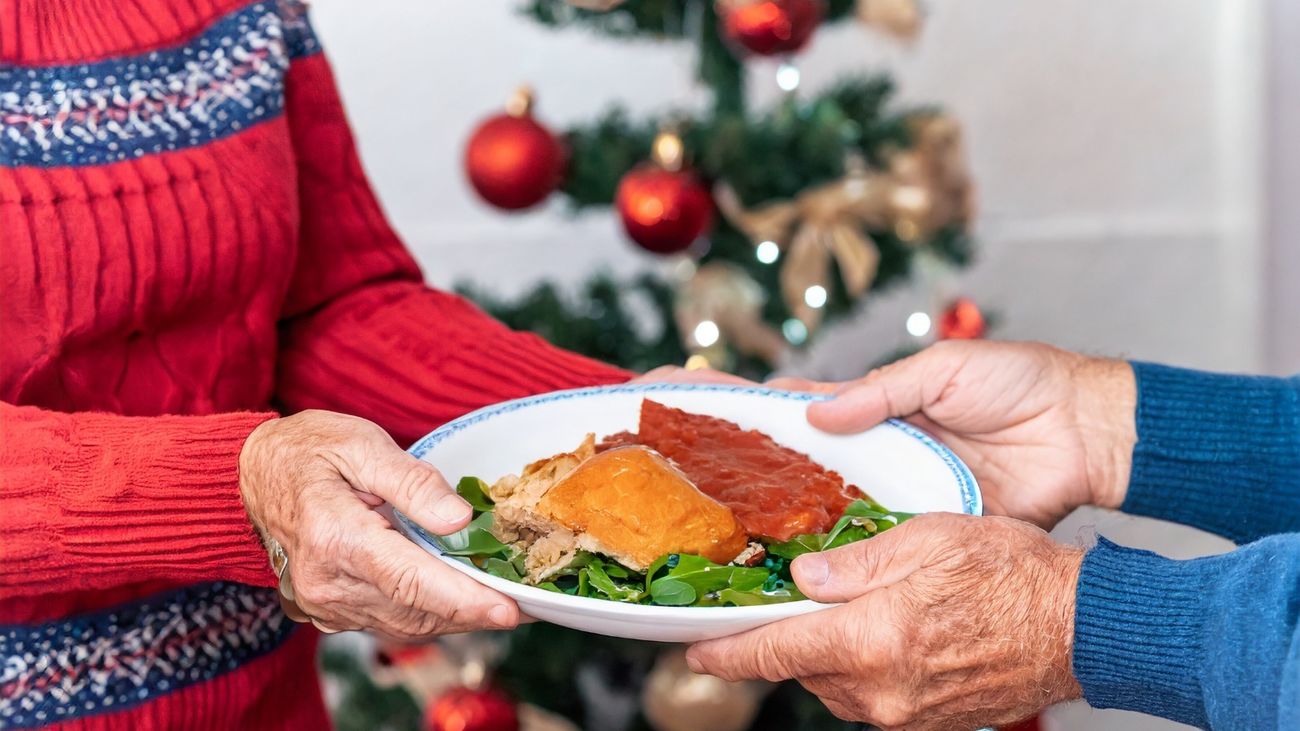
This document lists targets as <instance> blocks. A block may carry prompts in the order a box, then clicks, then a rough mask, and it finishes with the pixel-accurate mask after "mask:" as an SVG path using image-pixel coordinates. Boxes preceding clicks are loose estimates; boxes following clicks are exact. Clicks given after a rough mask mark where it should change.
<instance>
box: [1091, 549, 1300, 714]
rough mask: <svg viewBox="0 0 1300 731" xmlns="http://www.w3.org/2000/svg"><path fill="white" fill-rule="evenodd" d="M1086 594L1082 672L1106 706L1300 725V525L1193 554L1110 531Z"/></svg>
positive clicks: (1094, 558)
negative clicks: (1155, 548) (1134, 543)
mask: <svg viewBox="0 0 1300 731" xmlns="http://www.w3.org/2000/svg"><path fill="white" fill-rule="evenodd" d="M1076 599H1077V605H1076V610H1075V626H1074V654H1073V666H1074V674H1075V677H1076V678H1078V680H1079V684H1080V685H1081V686H1082V688H1083V694H1084V697H1085V698H1086V699H1087V700H1088V702H1089V703H1091V704H1092V705H1093V706H1094V707H1096V708H1121V709H1125V710H1130V711H1140V712H1143V713H1148V714H1152V715H1156V716H1162V717H1164V718H1169V719H1173V720H1175V721H1180V722H1182V723H1187V724H1191V725H1193V726H1198V727H1200V728H1206V729H1216V730H1223V731H1295V730H1296V729H1300V534H1286V535H1277V536H1272V537H1269V538H1264V539H1261V540H1259V541H1256V542H1255V543H1251V544H1249V545H1247V546H1243V547H1241V548H1238V549H1237V550H1235V551H1233V552H1231V553H1228V554H1224V555H1221V556H1212V557H1209V558H1200V559H1195V560H1191V561H1174V560H1171V559H1167V558H1163V557H1161V556H1158V555H1156V554H1154V553H1150V552H1147V551H1138V550H1134V549H1129V548H1123V547H1120V546H1117V545H1115V544H1113V543H1110V542H1109V541H1106V540H1105V539H1102V540H1101V542H1100V543H1099V544H1098V545H1097V546H1096V547H1095V548H1093V549H1092V550H1091V551H1089V552H1088V554H1087V555H1086V556H1085V557H1084V561H1083V569H1082V571H1081V573H1080V576H1079V586H1078V592H1077V597H1076Z"/></svg>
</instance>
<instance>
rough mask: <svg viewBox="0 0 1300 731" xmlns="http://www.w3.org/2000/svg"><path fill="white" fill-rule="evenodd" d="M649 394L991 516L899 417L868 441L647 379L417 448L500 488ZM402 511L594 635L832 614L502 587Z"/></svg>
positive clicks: (688, 634) (443, 466) (718, 394)
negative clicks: (687, 604)
mask: <svg viewBox="0 0 1300 731" xmlns="http://www.w3.org/2000/svg"><path fill="white" fill-rule="evenodd" d="M647 397H648V398H651V399H654V400H656V401H659V402H660V403H663V404H666V405H668V406H674V407H677V408H680V409H684V410H686V411H690V412H694V413H698V414H708V415H710V416H717V417H720V418H723V419H727V420H730V421H733V422H735V423H737V424H739V425H740V426H742V427H745V428H747V429H758V430H760V431H762V432H764V433H766V434H767V435H769V436H771V437H772V438H773V439H775V440H776V441H777V442H779V443H781V444H783V445H785V446H787V447H790V448H792V449H797V450H799V451H800V452H803V453H805V454H807V455H808V456H810V457H812V459H814V460H816V461H817V462H818V463H820V464H822V465H823V466H825V467H827V468H829V469H832V470H835V471H836V472H839V473H840V474H841V475H843V476H844V478H845V480H847V481H848V482H850V483H852V484H855V485H858V486H859V487H861V488H862V489H863V490H865V491H867V492H868V493H870V495H871V496H872V497H873V498H875V499H876V501H878V502H879V503H880V504H882V505H884V506H885V507H886V508H888V509H890V510H899V511H904V512H910V513H925V512H937V511H945V512H952V513H969V514H971V515H980V514H981V513H982V512H983V501H982V499H981V497H980V491H979V486H978V485H977V484H976V482H975V478H974V476H973V475H971V473H970V470H969V469H967V468H966V465H964V464H963V463H962V461H961V460H960V459H958V458H957V456H956V455H954V454H953V453H952V452H951V451H950V450H949V449H948V448H947V447H945V446H943V445H942V444H940V443H939V442H937V441H935V440H934V439H933V438H932V437H930V436H929V435H928V434H926V433H924V432H922V431H921V430H919V429H917V428H915V427H913V426H911V425H909V424H905V423H903V422H899V421H890V422H888V423H886V424H882V425H880V426H877V427H875V428H874V429H871V430H869V431H866V432H863V433H861V434H853V435H847V436H844V435H832V434H826V433H823V432H820V431H817V430H816V429H813V428H812V427H811V426H809V425H808V422H807V420H806V419H805V418H804V410H805V409H806V408H807V406H808V403H809V402H810V401H814V400H817V399H818V398H821V397H819V396H814V395H811V394H806V393H794V392H790V391H777V390H773V389H768V388H760V387H746V386H731V385H702V384H674V383H648V384H629V385H623V386H607V387H600V388H584V389H578V390H574V391H557V392H555V393H549V394H544V395H541V396H533V397H530V398H524V399H518V400H516V401H507V402H505V403H501V404H497V405H495V406H490V407H488V408H485V409H480V410H478V411H475V412H474V413H472V414H468V415H466V416H463V417H461V418H459V419H457V420H455V421H452V422H450V423H448V424H445V425H443V426H442V427H441V428H439V429H437V430H436V431H434V432H433V433H431V434H429V435H428V436H426V437H424V438H423V439H421V440H420V441H418V442H416V443H415V445H414V446H412V447H411V448H410V450H409V451H410V453H411V454H413V455H415V456H416V457H419V458H420V459H423V460H425V461H426V462H429V463H431V464H433V465H435V466H436V467H437V468H438V469H439V470H441V471H442V473H443V474H444V475H445V476H446V477H447V479H448V480H449V481H450V482H451V483H452V484H455V483H456V481H457V480H459V479H460V478H461V477H464V476H466V475H473V476H475V477H480V478H482V479H484V480H487V481H489V482H492V481H495V480H497V479H498V478H500V477H502V476H504V475H506V474H510V473H515V474H517V473H518V472H519V470H521V469H523V467H524V465H526V464H528V463H530V462H533V461H535V460H538V459H542V458H545V457H549V456H551V455H553V454H556V453H558V452H565V451H569V450H572V449H573V448H574V447H576V446H577V445H578V443H579V442H581V441H582V438H583V437H584V436H585V435H586V434H587V433H589V432H594V433H595V434H596V436H597V438H600V437H603V436H605V435H608V434H613V433H615V432H618V431H624V430H630V431H636V427H637V420H638V418H639V414H640V408H641V401H642V399H644V398H647ZM395 515H396V518H397V522H398V528H399V529H400V530H402V532H403V533H405V534H406V535H407V536H408V537H409V538H410V539H411V540H412V541H415V542H416V543H417V544H419V545H420V546H422V547H423V548H424V549H425V550H427V551H429V552H430V553H432V554H434V555H435V556H437V557H438V558H440V559H442V560H443V561H446V562H447V564H448V565H450V566H451V567H453V568H455V569H456V570H457V571H461V572H463V573H465V574H467V575H469V576H471V577H473V578H474V579H475V580H477V581H479V582H481V583H483V584H485V585H487V586H490V587H492V588H493V589H496V590H497V591H499V592H501V593H502V594H505V595H507V596H510V597H511V598H513V599H514V600H515V601H516V602H518V603H519V608H520V609H521V610H522V611H523V612H524V613H526V614H528V615H530V616H532V617H536V618H537V619H540V620H543V621H547V622H554V623H555V624H559V625H563V626H565V627H572V628H574V629H579V630H584V631H587V632H595V633H598V634H603V635H610V636H613V637H626V638H630V639H638V640H657V641H662V642H696V641H698V640H704V639H712V638H714V637H722V636H725V635H730V634H735V633H737V632H743V631H745V630H748V629H753V628H754V627H758V626H760V625H764V624H767V623H768V622H773V621H776V620H778V619H782V618H785V617H792V616H795V615H798V614H804V613H806V612H814V611H817V610H818V609H823V608H825V607H826V606H828V605H825V604H818V603H816V602H812V601H797V602H788V603H785V604H771V605H764V606H754V607H656V606H644V605H639V604H625V603H622V602H615V601H608V600H604V599H590V598H587V597H575V596H569V595H567V594H559V593H556V592H551V591H546V590H544V589H538V588H535V587H531V586H526V585H523V584H517V583H515V582H512V581H509V580H506V579H501V578H498V577H495V576H492V575H490V574H488V573H486V572H484V571H480V570H479V569H477V568H475V567H474V566H473V565H471V564H469V563H468V562H466V561H464V560H461V559H457V558H453V557H451V556H444V555H442V552H441V551H440V550H439V549H438V547H437V546H436V545H435V544H434V543H433V542H431V541H430V540H429V538H428V537H427V534H425V533H424V531H423V529H421V528H420V527H419V526H416V525H415V524H414V523H412V522H411V521H410V520H409V519H408V518H406V517H405V516H403V515H401V514H400V513H397V514H395ZM868 540H869V539H868Z"/></svg>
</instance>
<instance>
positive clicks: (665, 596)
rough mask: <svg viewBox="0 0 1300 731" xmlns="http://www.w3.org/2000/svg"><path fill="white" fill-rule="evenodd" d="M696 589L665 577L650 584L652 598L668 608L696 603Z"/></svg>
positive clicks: (656, 602)
mask: <svg viewBox="0 0 1300 731" xmlns="http://www.w3.org/2000/svg"><path fill="white" fill-rule="evenodd" d="M695 597H696V593H695V588H694V587H692V586H691V585H690V584H688V583H686V582H685V581H678V580H677V579H674V578H671V577H668V576H665V577H664V578H662V579H655V580H654V581H652V582H650V598H651V599H653V600H654V603H655V604H662V605H663V606H666V607H684V606H686V605H688V604H690V603H692V602H694V601H695Z"/></svg>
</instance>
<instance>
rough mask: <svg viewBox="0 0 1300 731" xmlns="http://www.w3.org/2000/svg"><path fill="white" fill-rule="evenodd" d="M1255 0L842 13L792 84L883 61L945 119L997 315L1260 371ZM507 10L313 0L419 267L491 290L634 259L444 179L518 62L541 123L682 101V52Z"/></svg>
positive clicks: (687, 71)
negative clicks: (909, 37)
mask: <svg viewBox="0 0 1300 731" xmlns="http://www.w3.org/2000/svg"><path fill="white" fill-rule="evenodd" d="M1259 4H1260V3H1259V2H1258V0H1146V2H1142V3H1132V2H1126V1H1125V0H1051V1H1050V2H1034V3H1026V2H1020V1H1019V0H984V1H982V2H979V3H970V2H959V1H957V0H935V1H934V2H932V3H930V6H931V8H932V14H931V20H930V23H929V26H928V28H927V30H926V33H925V35H924V37H923V39H922V41H921V42H920V43H919V44H918V45H916V46H915V47H914V48H911V49H902V48H900V47H898V46H896V45H894V44H892V43H891V42H890V41H888V40H887V39H885V38H883V37H881V36H879V35H875V34H871V33H867V32H864V31H863V30H861V29H860V28H858V27H856V26H854V25H852V24H845V25H841V26H839V27H835V28H833V29H830V30H828V31H826V32H823V33H822V34H821V35H820V37H818V38H817V39H816V40H815V43H814V46H813V48H812V49H811V50H810V52H809V53H808V54H806V56H805V57H804V58H803V59H802V61H801V65H802V68H803V71H804V78H805V88H816V87H818V86H820V85H822V84H825V83H827V82H828V81H829V80H831V79H833V78H835V77H836V76H837V75H838V74H840V73H842V72H847V71H853V70H860V69H866V68H888V69H890V70H891V71H893V72H894V73H895V74H896V76H897V78H898V80H899V83H900V87H901V89H902V96H903V98H904V100H906V101H915V102H939V103H942V104H943V105H945V106H946V107H947V108H948V109H950V110H952V111H953V112H954V113H955V114H957V115H958V116H959V117H960V118H961V119H962V120H963V121H964V122H965V124H966V126H967V130H968V138H969V143H970V147H971V159H972V163H973V165H974V168H975V172H976V174H977V177H978V180H979V182H980V200H981V207H982V214H981V217H980V221H979V224H978V229H977V233H978V235H979V238H980V241H981V261H980V264H979V265H978V266H977V267H976V268H975V269H974V270H973V271H972V272H971V273H970V275H969V278H968V279H966V280H964V282H963V289H965V290H966V291H969V292H971V293H973V294H975V295H977V297H978V298H979V299H980V300H981V301H983V302H984V303H986V304H987V305H988V306H989V307H990V308H992V309H996V310H999V311H1000V312H1001V314H1002V315H1003V324H1004V327H1003V329H1002V330H1001V334H1003V335H1005V336H1008V337H1032V338H1044V339H1048V340H1052V341H1055V342H1059V343H1061V344H1063V345H1068V346H1071V347H1077V348H1083V349H1087V350H1096V351H1101V352H1110V353H1119V354H1127V355H1132V356H1135V357H1143V358H1151V359H1161V360H1168V361H1174V362H1179V363H1184V364H1189V365H1199V366H1203V367H1209V368H1237V369H1246V368H1257V367H1262V364H1263V358H1264V356H1263V351H1264V348H1265V346H1264V344H1263V337H1262V335H1261V333H1260V330H1259V328H1260V327H1261V322H1262V318H1261V314H1260V309H1261V308H1262V307H1263V305H1262V304H1261V298H1262V297H1263V296H1264V295H1263V294H1262V292H1261V289H1260V285H1261V282H1260V275H1259V272H1260V271H1261V269H1262V267H1263V264H1262V263H1261V258H1262V254H1261V249H1260V240H1261V235H1260V231H1259V227H1260V225H1261V223H1260V216H1259V211H1258V205H1259V196H1258V191H1257V190H1256V188H1257V179H1258V178H1259V177H1260V176H1262V172H1261V169H1260V162H1259V161H1260V157H1261V154H1262V153H1261V151H1260V149H1259V146H1260V137H1261V134H1260V132H1261V124H1262V123H1261V121H1260V119H1259V103H1258V98H1257V97H1258V96H1259V93H1258V87H1259V86H1260V84H1261V82H1260V72H1259V68H1258V64H1259V59H1258V58H1257V56H1258V55H1259V52H1258V50H1257V49H1258V48H1259V47H1261V43H1260V39H1259V35H1260V31H1259V29H1258V28H1257V27H1254V25H1253V24H1255V23H1256V21H1255V20H1254V18H1255V15H1256V14H1257V12H1258V6H1259ZM514 5H515V4H514V3H512V2H507V1H506V0H494V1H492V2H474V3H446V2H437V3H424V2H411V1H410V0H370V1H369V2H367V3H365V4H364V7H365V10H364V12H363V11H360V10H359V8H360V7H361V5H359V4H356V3H353V2H347V1H346V0H318V1H317V2H316V10H315V14H316V22H317V26H318V29H319V31H320V33H321V35H322V36H323V38H324V40H325V46H326V48H327V50H328V51H329V52H330V54H331V55H332V56H333V58H334V61H335V66H336V70H337V72H338V75H339V78H340V82H341V85H342V88H343V91H344V96H345V97H346V99H347V101H348V103H349V106H350V109H351V114H352V118H353V121H354V123H355V125H356V128H357V131H358V134H359V136H360V138H361V143H362V150H363V153H364V155H365V158H366V162H367V166H368V168H369V170H370V172H371V174H372V176H373V178H374V180H375V183H376V185H377V186H378V188H379V191H380V194H381V197H382V199H383V200H384V202H385V204H386V205H387V207H388V210H389V212H390V213H391V215H392V217H393V219H394V221H395V222H396V223H397V226H398V228H399V229H400V230H401V232H402V233H403V234H404V235H405V237H406V239H407V241H408V242H409V243H410V245H411V246H412V247H413V248H414V249H415V251H416V252H417V254H418V256H419V257H420V259H421V261H423V262H424V264H425V266H426V268H427V270H428V272H429V275H430V277H431V278H432V279H433V280H434V281H435V282H437V283H440V284H446V283H450V282H451V281H454V280H456V279H459V278H463V277H471V278H474V279H477V280H480V281H483V282H487V283H489V284H491V285H492V286H494V287H496V288H497V289H499V290H501V291H505V292H512V291H518V290H520V289H522V288H523V287H525V286H526V285H527V284H529V283H531V282H533V281H534V280H536V279H538V278H542V277H545V278H552V279H560V280H563V281H571V282H572V281H579V280H581V279H582V278H583V276H584V275H585V274H586V272H588V271H589V270H591V269H592V268H596V267H606V268H610V269H613V270H615V271H620V272H625V271H631V270H634V269H637V268H639V267H643V266H647V265H649V264H651V263H652V262H651V261H650V260H648V259H647V258H646V257H644V256H641V255H639V254H638V253H636V252H635V251H634V250H633V247H631V245H630V244H628V243H627V242H625V241H624V240H623V238H622V237H621V234H620V233H619V231H618V229H617V223H616V222H615V221H614V220H613V219H612V217H610V216H608V215H605V214H604V213H593V214H588V215H585V216H583V217H582V218H579V219H577V220H574V219H570V218H569V217H567V216H566V215H565V214H564V212H563V211H562V210H560V208H561V207H560V206H559V205H558V204H557V205H555V206H552V207H551V208H549V209H547V210H545V211H542V212H536V213H530V214H525V215H522V216H505V215H500V214H498V213H497V212H496V211H493V210H489V209H487V208H485V207H484V206H482V205H481V204H479V203H478V202H477V201H476V200H475V199H474V198H473V197H472V195H471V193H470V192H469V191H468V190H467V188H466V187H465V184H464V182H463V179H462V176H461V173H460V169H461V167H460V166H461V150H462V145H463V143H464V140H465V137H466V135H467V133H468V131H469V130H470V129H471V128H472V126H473V124H474V122H475V121H476V120H477V119H479V118H481V117H482V116H484V115H485V114H487V113H490V112H491V111H493V110H495V109H497V108H499V106H500V104H501V102H502V100H503V99H504V97H505V96H506V95H507V94H508V93H509V91H510V89H512V88H513V87H514V86H515V85H516V84H518V83H519V82H522V81H529V82H531V83H533V84H535V85H536V87H537V88H538V92H539V95H540V102H541V114H542V115H543V117H544V118H545V119H546V120H547V121H549V122H551V123H553V124H555V125H557V126H559V125H563V124H566V123H570V122H574V121H578V120H584V119H589V118H591V117H592V116H594V115H595V114H597V113H598V112H599V111H600V110H602V109H603V108H604V107H605V106H606V105H607V104H609V103H611V102H614V101H619V102H622V103H624V104H626V105H627V106H629V107H630V108H631V109H632V110H633V111H634V112H636V111H648V110H652V109H658V108H663V107H664V106H666V105H672V104H689V103H692V102H698V101H699V99H700V96H699V94H698V92H695V91H693V90H692V88H691V72H692V67H693V65H692V58H691V54H690V49H689V48H688V47H686V46H683V45H673V44H662V43H655V42H646V41H639V42H635V43H619V42H613V41H610V40H607V39H603V38H598V37H595V36H592V35H589V34H587V33H584V32H582V31H579V30H573V31H566V32H555V31H550V30H547V29H543V28H540V27H538V26H535V25H533V24H531V23H529V22H527V21H526V20H525V19H523V18H521V17H519V16H517V15H516V13H515V12H514ZM770 79H771V75H770V73H768V72H767V71H765V70H764V69H762V68H760V69H758V70H757V71H756V72H755V73H754V74H752V81H753V85H754V87H755V89H754V92H755V95H756V96H757V97H759V98H771V97H773V96H774V95H775V88H774V85H773V84H771V83H770ZM898 307H901V305H900V306H898ZM878 309H880V310H887V309H888V308H887V306H886V305H884V304H882V307H881V308H878ZM899 314H901V309H898V310H897V311H896V312H890V313H889V316H888V317H885V313H884V311H882V312H879V313H877V312H873V311H868V313H867V317H866V318H865V319H866V322H864V323H859V324H855V325H854V326H853V328H852V330H851V331H849V332H842V333H840V334H839V337H835V338H831V339H830V340H831V341H832V342H834V343H836V344H837V345H836V346H835V347H834V351H835V353H834V356H835V357H833V358H831V357H828V356H821V357H819V358H818V359H817V361H818V363H819V364H825V363H830V362H833V363H835V364H837V365H838V366H839V367H840V368H842V369H845V372H848V371H851V370H855V369H858V368H860V367H861V365H862V364H863V363H865V362H866V360H868V359H869V358H870V357H872V356H874V355H878V354H879V353H880V352H882V351H884V350H888V349H889V346H892V345H893V344H896V343H897V342H898V340H899V338H900V337H901V336H902V334H901V317H900V316H899ZM872 315H878V316H876V317H873V316H872ZM885 343H887V344H888V345H883V344H885ZM818 363H815V364H814V365H813V367H814V369H815V370H823V371H824V370H826V368H825V367H824V366H819V365H818Z"/></svg>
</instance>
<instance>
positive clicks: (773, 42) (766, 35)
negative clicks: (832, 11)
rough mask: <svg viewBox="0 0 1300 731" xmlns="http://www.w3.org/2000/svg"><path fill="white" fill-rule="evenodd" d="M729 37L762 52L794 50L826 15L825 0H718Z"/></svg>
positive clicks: (743, 47) (770, 53) (719, 13)
mask: <svg viewBox="0 0 1300 731" xmlns="http://www.w3.org/2000/svg"><path fill="white" fill-rule="evenodd" d="M715 8H716V10H717V13H718V17H719V19H720V20H721V21H722V31H723V33H724V34H725V36H726V38H727V40H728V41H730V42H731V43H733V44H735V45H736V46H739V47H740V48H742V49H744V50H745V51H748V52H750V53H755V54H758V55H760V56H774V55H778V54H786V53H795V52H796V51H799V50H801V49H802V48H803V47H804V45H806V44H807V43H808V41H809V39H811V38H812V35H813V32H814V31H816V30H817V26H819V25H821V22H822V17H823V16H824V15H825V11H826V8H825V3H824V2H823V1H822V0H717V4H716V5H715Z"/></svg>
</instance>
